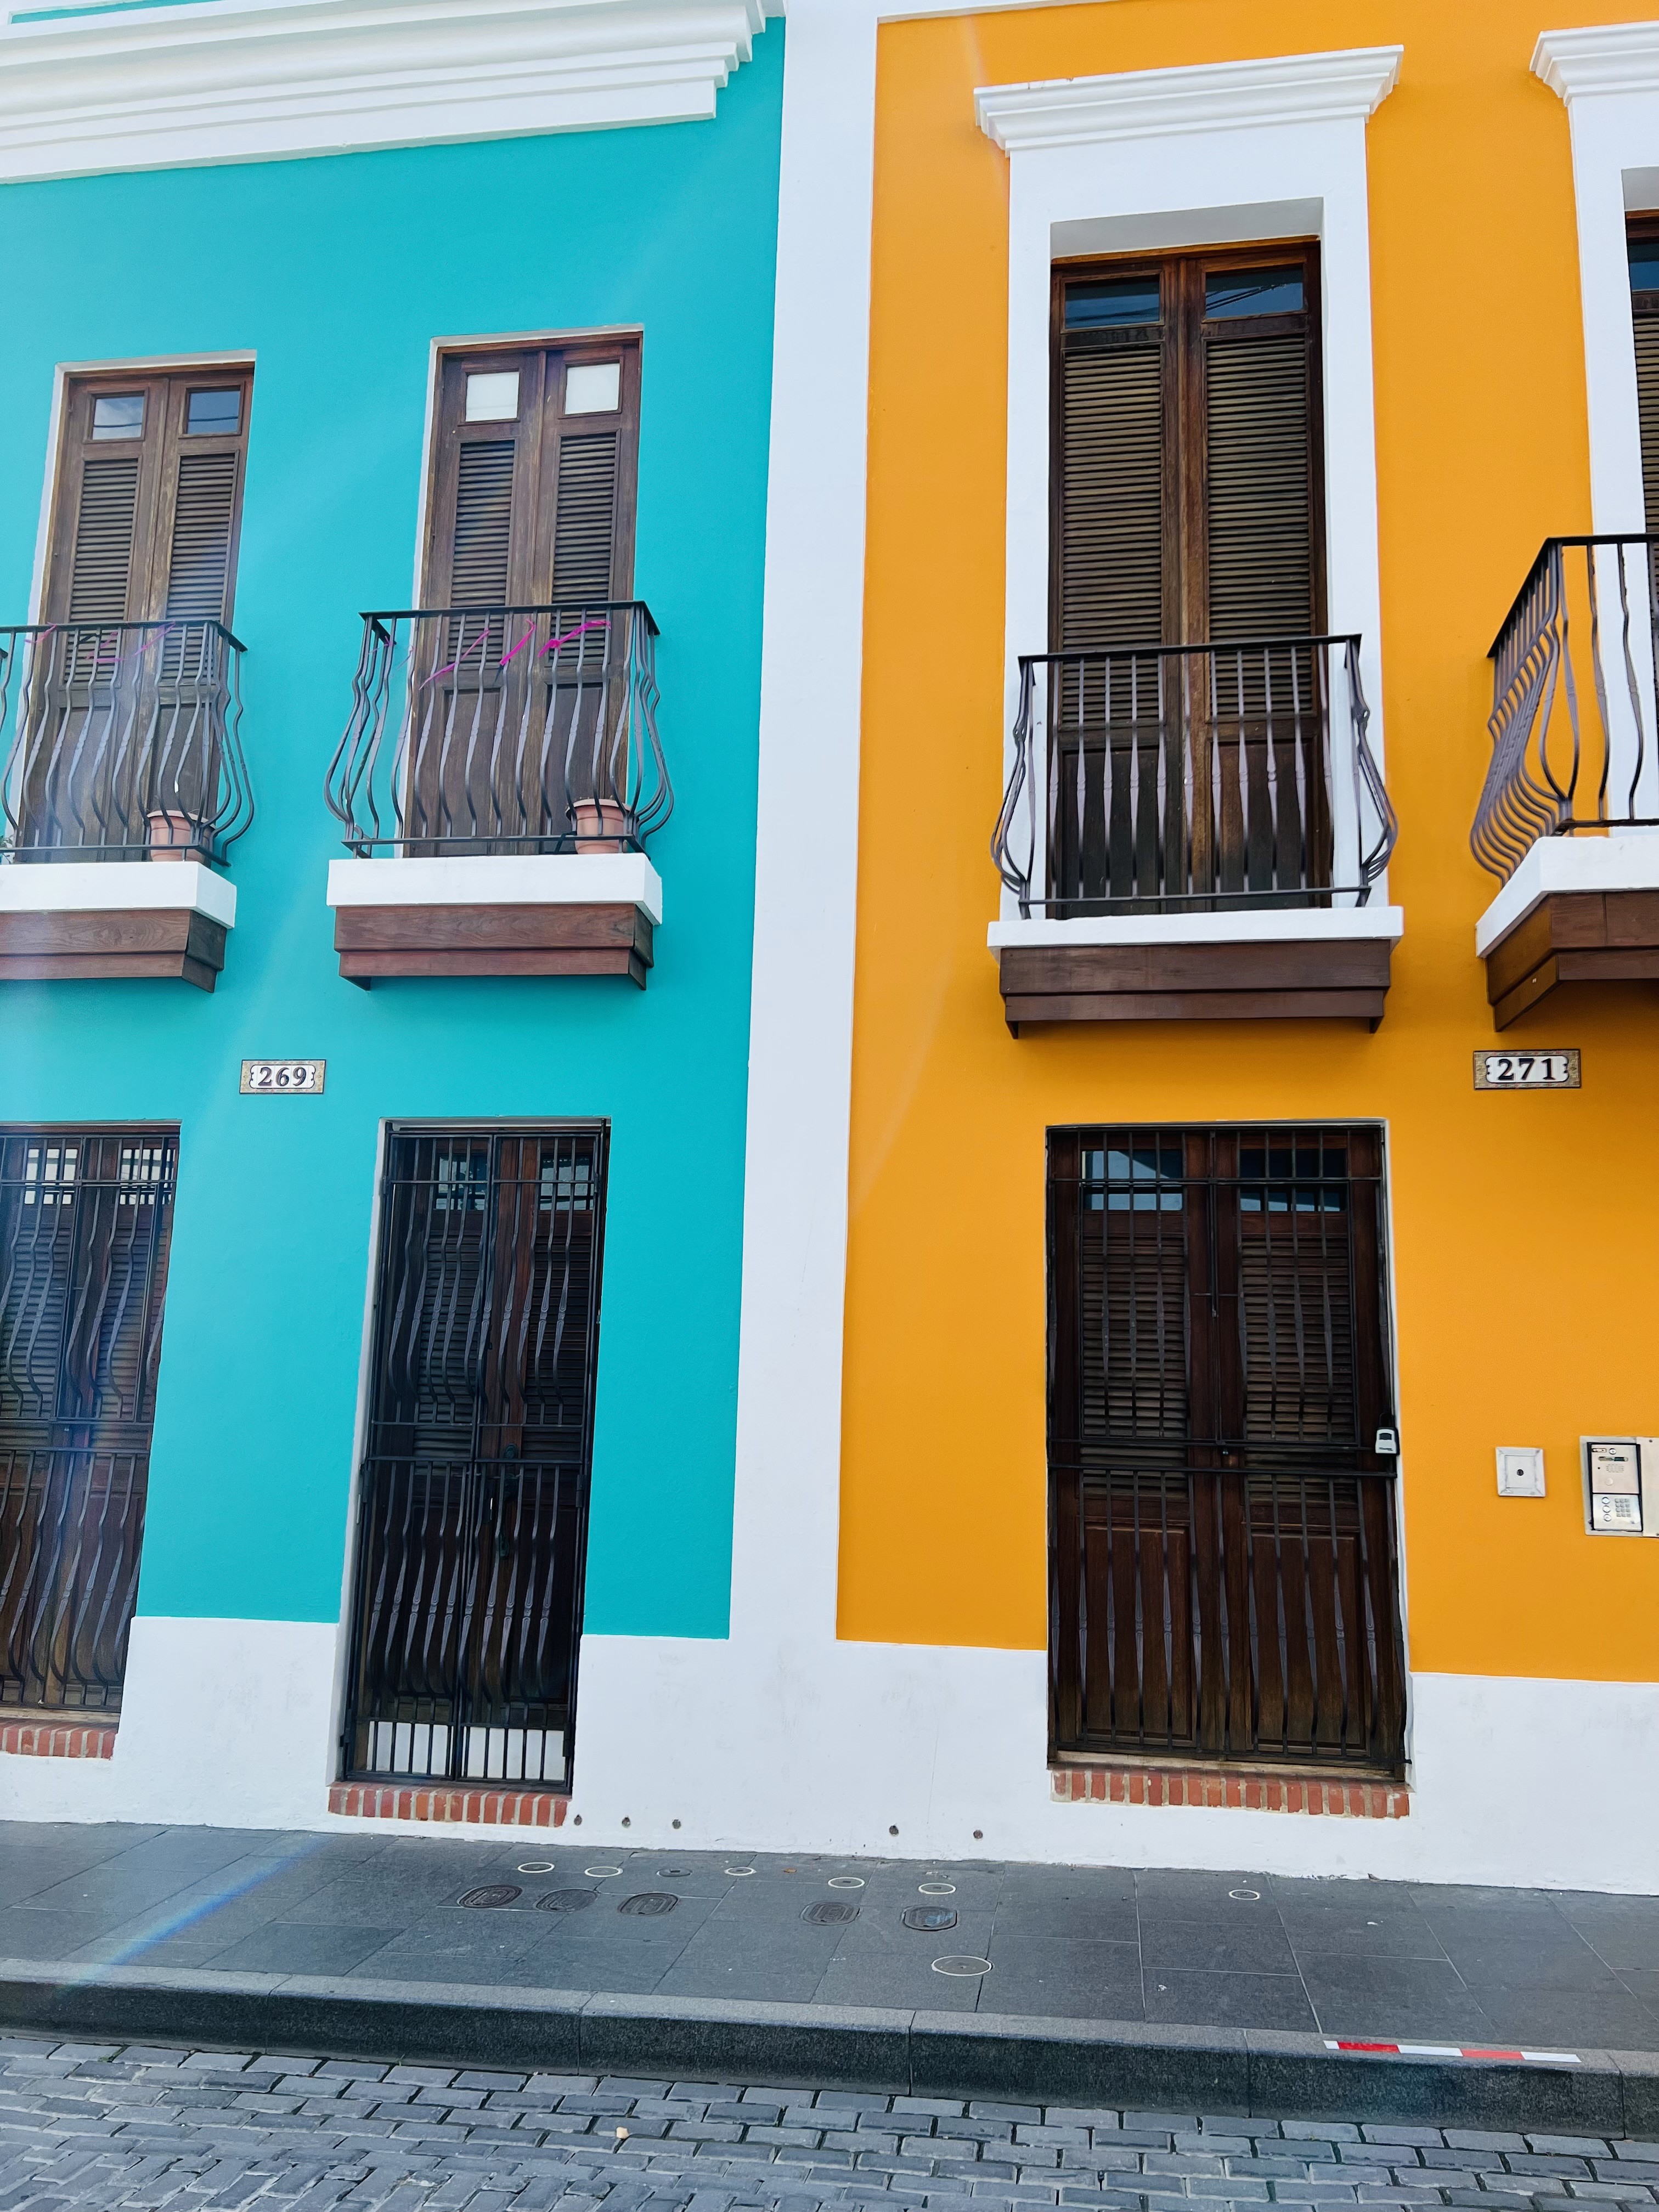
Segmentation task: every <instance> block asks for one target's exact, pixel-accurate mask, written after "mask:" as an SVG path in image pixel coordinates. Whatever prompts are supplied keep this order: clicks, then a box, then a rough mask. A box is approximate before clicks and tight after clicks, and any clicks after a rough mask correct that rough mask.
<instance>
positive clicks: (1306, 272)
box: [1050, 244, 1324, 651]
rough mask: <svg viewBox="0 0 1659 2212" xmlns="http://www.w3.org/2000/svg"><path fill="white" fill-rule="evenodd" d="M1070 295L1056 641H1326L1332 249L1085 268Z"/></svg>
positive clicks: (1073, 644)
mask: <svg viewBox="0 0 1659 2212" xmlns="http://www.w3.org/2000/svg"><path fill="white" fill-rule="evenodd" d="M1269 274H1274V275H1278V276H1282V277H1284V278H1285V279H1288V280H1291V281H1290V282H1288V283H1285V284H1281V285H1279V286H1277V287H1273V286H1267V287H1260V286H1258V285H1257V284H1256V283H1255V280H1258V279H1261V278H1262V277H1264V276H1267V275H1269ZM1054 285H1055V297H1054V330H1055V363H1054V464H1053V480H1052V481H1053V493H1052V496H1053V522H1052V532H1051V542H1052V544H1053V548H1054V555H1053V572H1052V577H1051V584H1050V607H1051V615H1050V630H1051V638H1052V642H1053V645H1054V647H1056V648H1057V649H1060V650H1072V651H1076V650H1079V649H1082V648H1086V647H1118V648H1120V649H1121V648H1122V647H1126V646H1132V645H1154V644H1165V645H1176V644H1202V643H1206V642H1209V641H1231V640H1243V639H1261V638H1268V637H1285V636H1305V635H1309V634H1310V633H1312V632H1316V631H1317V630H1318V629H1319V628H1320V627H1321V626H1322V623H1323V621H1324V589H1323V561H1322V529H1323V520H1322V505H1321V501H1322V490H1321V433H1320V410H1319V374H1318V356H1317V331H1318V298H1317V287H1318V256H1317V251H1316V248H1315V247H1314V246H1310V245H1306V244H1296V245H1291V246H1263V247H1261V248H1256V249H1252V250H1251V251H1250V252H1248V253H1241V252H1238V251H1237V249H1229V250H1226V251H1218V250H1213V249H1212V250H1206V251H1205V252H1186V253H1176V254H1170V255H1169V256H1167V257H1165V258H1162V259H1160V260H1158V261H1156V262H1146V261H1144V260H1139V261H1114V262H1105V263H1101V262H1096V263H1090V264H1080V263H1079V264H1073V263H1068V264H1060V266H1058V267H1057V268H1056V270H1055V272H1054ZM1258 289H1259V290H1260V304H1261V308H1262V311H1261V312H1255V308H1256V306H1257V301H1256V298H1255V291H1256V290H1258ZM1297 295H1299V297H1298V296H1297ZM1289 301H1293V302H1294V304H1289V305H1287V304H1286V303H1287V302H1289Z"/></svg>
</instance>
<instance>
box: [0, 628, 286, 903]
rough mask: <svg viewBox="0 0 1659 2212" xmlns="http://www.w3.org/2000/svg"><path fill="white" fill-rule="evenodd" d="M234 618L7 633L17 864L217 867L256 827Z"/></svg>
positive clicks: (2, 716) (10, 792)
mask: <svg viewBox="0 0 1659 2212" xmlns="http://www.w3.org/2000/svg"><path fill="white" fill-rule="evenodd" d="M242 652H243V647H242V646H241V644H240V641H238V640H237V639H236V638H234V637H233V636H232V635H231V634H230V632H229V631H228V629H226V628H225V627H224V625H223V623H216V622H183V621H179V622H143V623H32V624H27V625H24V624H17V625H14V626H13V627H12V628H10V629H0V743H3V744H4V746H5V751H6V766H5V771H4V775H3V780H0V808H3V812H4V823H3V837H0V860H14V861H16V860H205V861H210V862H213V863H216V864H218V865H221V866H222V865H223V863H224V860H225V859H226V856H227V854H228V850H229V848H230V847H231V845H232V844H233V843H234V842H235V840H236V839H237V838H238V837H240V836H241V834H242V832H243V831H244V830H245V829H246V828H247V826H248V824H249V823H250V822H251V821H252V818H253V800H252V793H251V791H250V789H249V786H248V778H247V766H246V762H245V761H244V759H243V757H242V745H241V719H242V692H241V657H242Z"/></svg>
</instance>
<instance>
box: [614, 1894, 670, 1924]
mask: <svg viewBox="0 0 1659 2212" xmlns="http://www.w3.org/2000/svg"><path fill="white" fill-rule="evenodd" d="M678 1903H679V1899H678V1897H671V1896H670V1895H669V1893H668V1892H667V1891H666V1890H662V1889H655V1890H653V1889H645V1890H641V1892H640V1893H639V1895H638V1896H637V1897H625V1898H623V1901H622V1903H621V1904H620V1905H618V1906H617V1911H618V1912H631V1913H632V1914H633V1915H634V1916H635V1918H636V1919H639V1920H660V1919H661V1917H662V1916H663V1914H664V1913H665V1912H671V1911H673V1910H674V1907H675V1906H676V1905H678Z"/></svg>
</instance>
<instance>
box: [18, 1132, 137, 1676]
mask: <svg viewBox="0 0 1659 2212" xmlns="http://www.w3.org/2000/svg"><path fill="white" fill-rule="evenodd" d="M178 1158H179V1142H178V1135H177V1133H176V1132H175V1131H173V1130H172V1129H9V1130H0V1706H28V1707H44V1708H51V1709H54V1710H58V1711H64V1710H72V1711H85V1712H104V1713H114V1712H116V1711H118V1710H119V1707H120V1703H121V1683H122V1678H123V1676H124V1675H125V1671H126V1661H127V1633H128V1630H129V1628H130V1627H131V1621H132V1606H133V1599H134V1596H135V1595H136V1594H137V1587H138V1559H139V1553H140V1549H141V1547H142V1546H143V1534H144V1497H145V1491H146V1488H147V1486H148V1480H149V1443H150V1429H151V1425H152V1423H153V1421H154V1419H155V1374H156V1368H157V1364H158V1363H159V1361H160V1358H161V1307H162V1302H163V1299H164V1297H165V1294H166V1289H167V1247H168V1243H169V1239H170V1237H171V1234H172V1227H173V1185H174V1179H175V1176H176V1172H177V1168H178Z"/></svg>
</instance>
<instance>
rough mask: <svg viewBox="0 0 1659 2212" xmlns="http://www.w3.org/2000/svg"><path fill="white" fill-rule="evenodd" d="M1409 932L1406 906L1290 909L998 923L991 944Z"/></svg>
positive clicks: (1217, 941) (1265, 939) (1335, 940)
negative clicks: (1314, 911) (1315, 910)
mask: <svg viewBox="0 0 1659 2212" xmlns="http://www.w3.org/2000/svg"><path fill="white" fill-rule="evenodd" d="M1405 933H1406V910H1405V908H1403V907H1398V906H1362V907H1339V908H1332V909H1328V910H1325V911H1322V912H1318V913H1310V912H1308V911H1307V910H1306V909H1305V908H1302V909H1297V908H1279V909H1278V910H1276V911H1274V912H1272V913H1267V914H1160V915H1100V916H1091V918H1089V919H1088V920H1086V921H1048V920H1047V919H1046V918H1044V919H1033V920H1032V921H994V922H993V923H992V924H991V926H990V929H989V931H988V932H987V937H986V943H987V945H989V946H990V948H991V950H992V951H994V952H997V951H1001V950H1002V949H1003V947H1004V946H1013V945H1031V946H1033V947H1035V946H1037V945H1334V944H1343V945H1346V944H1350V943H1352V942H1353V941H1355V940H1356V939H1364V940H1366V941H1368V942H1370V941H1373V940H1375V939H1378V938H1382V939H1387V940H1388V942H1389V943H1390V944H1395V943H1397V942H1398V940H1399V939H1401V938H1402V937H1403V936H1404V935H1405Z"/></svg>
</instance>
